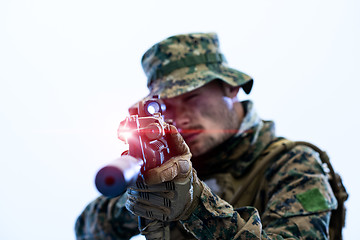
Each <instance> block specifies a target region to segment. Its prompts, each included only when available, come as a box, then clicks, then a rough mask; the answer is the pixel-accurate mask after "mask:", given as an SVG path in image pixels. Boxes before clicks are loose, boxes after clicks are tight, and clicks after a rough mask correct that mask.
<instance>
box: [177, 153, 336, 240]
mask: <svg viewBox="0 0 360 240" xmlns="http://www.w3.org/2000/svg"><path fill="white" fill-rule="evenodd" d="M265 180H266V181H265V182H266V186H267V188H266V191H265V192H264V194H262V195H261V196H263V197H264V198H266V199H267V200H266V201H265V207H264V212H263V213H262V215H261V217H260V214H259V212H258V210H257V209H256V208H254V207H252V206H247V207H242V208H240V209H233V207H232V206H231V205H230V204H229V203H227V202H226V201H224V200H222V199H221V198H220V197H218V196H217V195H216V194H214V193H212V192H211V190H210V189H209V188H208V187H206V186H205V188H204V191H203V193H202V195H201V201H200V204H199V205H198V207H197V208H196V209H195V211H194V212H193V213H192V215H191V216H190V217H189V218H188V219H186V220H184V221H182V223H183V225H184V227H185V228H186V229H187V230H188V231H189V232H191V233H192V234H193V235H194V236H196V237H197V238H198V239H328V232H329V228H328V226H329V222H330V216H331V210H332V209H335V208H336V207H337V202H336V199H335V197H334V194H333V192H332V190H331V187H330V185H329V183H328V179H327V177H326V174H325V172H324V170H323V168H322V166H321V165H320V163H319V159H318V156H317V153H315V152H314V151H312V150H311V149H309V148H306V147H300V146H299V147H295V148H294V149H293V150H292V151H291V152H289V153H287V154H285V155H284V156H282V157H281V158H280V159H278V160H277V161H276V162H275V163H274V164H273V165H272V166H271V167H270V168H269V169H268V170H267V173H266V177H265Z"/></svg>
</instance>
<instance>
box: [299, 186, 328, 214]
mask: <svg viewBox="0 0 360 240" xmlns="http://www.w3.org/2000/svg"><path fill="white" fill-rule="evenodd" d="M296 198H297V199H298V200H299V202H300V203H301V205H302V206H303V207H304V209H305V210H306V211H309V212H316V211H323V210H327V209H329V207H330V206H329V204H328V203H327V202H326V199H325V197H324V196H323V195H322V193H321V192H320V190H319V189H318V188H313V189H310V190H308V191H306V192H304V193H299V194H296Z"/></svg>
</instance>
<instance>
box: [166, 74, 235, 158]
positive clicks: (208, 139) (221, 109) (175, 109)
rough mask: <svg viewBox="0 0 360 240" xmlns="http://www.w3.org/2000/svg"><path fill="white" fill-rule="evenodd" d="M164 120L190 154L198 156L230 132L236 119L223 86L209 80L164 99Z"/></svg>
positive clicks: (232, 130)
mask: <svg viewBox="0 0 360 240" xmlns="http://www.w3.org/2000/svg"><path fill="white" fill-rule="evenodd" d="M164 102H165V104H166V111H165V112H164V115H165V119H172V120H173V124H174V125H175V126H176V127H177V128H178V130H179V132H180V133H181V135H182V136H183V138H184V140H185V142H186V143H187V144H188V146H189V148H190V151H191V153H192V155H193V156H194V157H195V156H199V155H201V154H203V153H206V152H207V151H209V150H210V149H212V148H213V147H215V146H217V145H219V144H220V143H222V142H223V141H225V140H226V139H228V138H229V137H230V136H232V135H234V134H235V133H236V132H237V130H238V129H239V126H240V119H239V117H238V115H237V114H236V112H235V111H234V109H233V107H232V106H233V105H232V102H231V99H230V98H228V97H225V96H224V91H223V88H221V86H220V84H219V83H218V82H216V81H212V82H210V83H209V84H206V85H205V86H203V87H200V88H198V89H196V90H194V91H192V92H189V93H186V94H183V95H180V96H177V97H174V98H168V99H165V100H164Z"/></svg>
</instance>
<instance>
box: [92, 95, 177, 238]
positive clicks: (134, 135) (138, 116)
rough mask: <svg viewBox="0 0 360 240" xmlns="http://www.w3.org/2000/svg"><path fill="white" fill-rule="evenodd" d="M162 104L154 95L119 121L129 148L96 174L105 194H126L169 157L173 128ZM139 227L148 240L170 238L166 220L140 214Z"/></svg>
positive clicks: (123, 138)
mask: <svg viewBox="0 0 360 240" xmlns="http://www.w3.org/2000/svg"><path fill="white" fill-rule="evenodd" d="M163 106H164V105H163V104H162V103H161V102H160V99H159V97H158V96H153V97H152V98H151V99H149V100H144V101H140V102H139V104H138V106H137V107H134V108H130V109H129V114H130V116H128V117H126V118H125V120H123V121H121V122H120V125H119V128H118V138H119V139H120V140H122V141H124V142H125V143H127V144H128V145H129V150H128V151H125V152H124V153H123V154H122V156H121V157H120V158H118V159H116V160H114V161H113V162H111V163H110V164H108V165H107V166H105V167H103V168H101V169H100V170H99V171H98V173H97V174H96V177H95V185H96V187H97V189H98V190H99V192H100V193H102V194H103V195H104V196H106V197H117V196H120V195H122V194H124V193H125V191H126V190H127V188H128V187H130V186H131V185H134V184H135V183H136V181H137V179H138V178H140V177H141V175H142V174H143V173H144V172H146V171H147V170H149V169H152V168H155V167H158V166H160V165H161V164H163V163H164V162H165V161H167V160H168V159H170V157H171V154H170V148H169V145H168V139H167V138H168V137H167V136H168V135H167V133H169V132H170V127H169V125H168V124H167V123H165V121H164V118H163V116H162V108H163ZM129 156H131V157H129ZM139 229H140V232H141V233H143V234H146V237H147V239H159V238H160V239H164V238H165V239H166V238H169V227H168V223H165V222H160V221H151V220H148V219H144V218H140V217H139ZM154 231H155V232H154Z"/></svg>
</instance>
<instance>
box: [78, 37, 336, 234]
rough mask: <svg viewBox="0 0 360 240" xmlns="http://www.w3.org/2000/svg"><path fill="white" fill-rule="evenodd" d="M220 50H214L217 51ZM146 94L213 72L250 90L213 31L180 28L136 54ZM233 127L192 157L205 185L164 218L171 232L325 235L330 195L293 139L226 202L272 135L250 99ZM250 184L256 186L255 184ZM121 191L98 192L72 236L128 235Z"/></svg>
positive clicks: (170, 90)
mask: <svg viewBox="0 0 360 240" xmlns="http://www.w3.org/2000/svg"><path fill="white" fill-rule="evenodd" d="M220 56H221V57H220ZM143 67H144V70H145V73H146V74H147V76H148V86H149V89H150V91H151V93H150V94H149V96H151V95H160V96H161V97H164V98H169V97H174V96H177V95H180V94H182V93H185V92H188V91H191V90H193V89H196V88H198V87H201V86H202V85H204V84H206V83H208V82H210V81H212V80H214V79H220V80H223V81H225V82H227V83H228V84H230V85H233V86H241V87H242V88H243V89H244V90H245V92H247V93H248V92H250V90H251V86H252V79H251V77H249V76H248V75H246V74H244V73H241V72H239V71H237V70H234V69H231V68H229V67H227V66H226V65H225V64H224V58H223V57H222V55H221V54H220V52H219V47H218V40H217V37H216V35H215V34H187V35H179V36H174V37H171V38H168V39H166V40H164V41H163V42H161V43H159V44H157V45H154V46H153V47H152V48H151V49H150V50H149V51H148V52H147V53H145V55H144V57H143ZM242 104H243V106H244V109H245V110H246V116H245V118H244V120H243V122H242V124H241V126H240V129H239V131H238V133H237V134H235V135H234V136H233V137H232V138H230V139H229V140H227V141H225V142H224V143H222V144H221V145H220V146H218V147H216V148H215V149H213V150H211V151H210V152H208V153H206V154H204V155H202V156H200V157H197V158H193V159H192V162H193V166H194V168H195V169H196V170H197V173H198V177H199V178H200V179H201V180H203V181H204V182H205V183H206V184H204V185H205V188H204V190H203V192H202V195H201V201H200V204H199V205H198V206H197V208H196V209H195V210H194V211H193V213H192V214H191V215H190V217H189V218H188V219H186V220H183V221H179V222H173V223H171V239H192V238H197V239H327V238H328V231H329V220H330V215H331V210H332V209H335V208H336V207H337V202H336V199H335V197H334V194H333V192H332V190H331V187H330V185H329V183H328V179H327V175H326V173H325V171H324V169H323V168H322V165H321V162H320V160H319V156H318V154H317V153H316V152H314V151H313V150H312V149H310V148H308V147H305V146H297V147H295V148H293V149H292V150H290V151H289V152H287V153H285V154H282V155H281V156H279V157H277V158H276V159H275V160H274V161H273V162H272V163H271V164H270V165H269V167H268V168H267V169H266V171H265V172H264V173H263V174H262V175H261V176H260V177H257V178H256V179H254V181H252V183H251V184H250V186H249V188H248V189H249V191H248V192H245V193H244V194H243V195H242V196H241V197H240V199H238V200H237V201H236V202H235V203H234V204H232V205H230V204H229V203H228V202H230V201H231V199H232V198H233V196H234V194H235V193H236V191H237V189H239V188H241V187H243V186H242V182H243V181H242V180H243V179H244V178H246V176H247V174H248V173H249V172H251V170H252V168H253V167H254V165H256V164H257V162H259V159H260V158H261V154H262V152H263V151H264V149H266V147H267V146H268V145H269V144H270V143H271V142H273V141H275V140H276V139H277V137H276V136H275V130H274V123H273V122H271V121H263V120H261V119H260V118H259V117H258V116H257V114H256V112H255V110H254V108H253V104H252V102H250V101H246V102H243V103H242ZM253 189H256V190H255V191H254V190H253ZM125 201H126V194H124V196H122V197H119V198H115V199H108V198H105V197H103V196H100V197H99V198H97V199H96V200H95V201H93V202H92V203H90V204H89V205H88V206H87V207H86V209H85V210H84V211H83V213H82V214H81V215H80V217H79V218H78V220H77V222H76V227H75V230H76V236H77V239H79V240H80V239H93V240H97V239H129V238H130V237H131V236H133V235H136V234H138V229H137V218H136V217H135V216H133V215H131V214H130V213H129V212H128V211H127V210H126V208H125V207H124V205H125Z"/></svg>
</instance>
